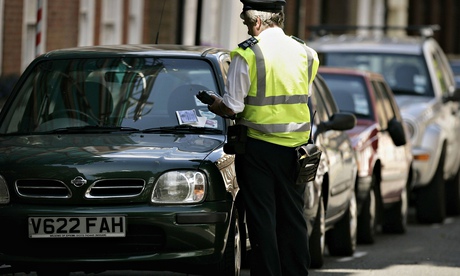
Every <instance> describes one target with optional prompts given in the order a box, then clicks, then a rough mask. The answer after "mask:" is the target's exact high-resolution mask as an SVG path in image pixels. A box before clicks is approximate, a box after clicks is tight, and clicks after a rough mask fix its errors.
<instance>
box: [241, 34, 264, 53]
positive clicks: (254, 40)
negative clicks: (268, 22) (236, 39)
mask: <svg viewBox="0 0 460 276" xmlns="http://www.w3.org/2000/svg"><path fill="white" fill-rule="evenodd" d="M257 42H259V41H258V40H257V38H255V37H253V36H251V37H250V38H248V39H246V40H245V41H243V42H241V43H240V44H238V47H240V48H242V49H243V50H246V49H247V48H249V47H252V46H254V45H255V44H256V43H257Z"/></svg>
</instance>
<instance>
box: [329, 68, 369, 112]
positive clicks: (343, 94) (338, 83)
mask: <svg viewBox="0 0 460 276" xmlns="http://www.w3.org/2000/svg"><path fill="white" fill-rule="evenodd" d="M321 76H322V77H323V78H324V80H325V81H326V84H327V86H328V87H329V90H330V91H331V93H332V95H333V97H334V99H335V102H336V103H337V106H338V107H339V109H340V111H342V112H350V113H353V114H355V116H356V117H357V118H362V119H371V118H372V117H373V114H372V108H371V106H370V104H369V103H370V99H369V93H368V92H367V89H366V85H365V83H364V80H363V78H362V77H359V76H351V75H339V74H328V73H321Z"/></svg>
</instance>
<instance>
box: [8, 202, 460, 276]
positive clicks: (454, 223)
mask: <svg viewBox="0 0 460 276" xmlns="http://www.w3.org/2000/svg"><path fill="white" fill-rule="evenodd" d="M412 212H413V210H411V212H410V215H409V225H408V229H407V233H406V234H404V235H384V234H378V235H377V238H376V242H375V244H373V245H358V247H357V250H356V252H355V254H354V256H352V257H346V258H336V257H330V256H326V258H325V264H324V266H323V267H322V268H321V269H317V270H311V271H310V275H317V276H329V275H331V276H345V275H366V276H368V275H372V276H380V275H382V276H383V275H398V276H420V275H423V276H430V275H433V276H438V275H443V276H454V275H455V276H457V275H460V217H450V218H447V219H446V220H445V222H444V223H443V224H432V225H421V224H417V223H416V222H415V221H414V220H413V214H412ZM0 274H1V270H0ZM4 275H11V276H12V275H14V276H25V275H28V276H35V275H36V274H35V273H30V274H25V273H15V274H11V273H10V274H4ZM71 275H72V276H84V275H98V276H112V275H113V276H121V275H130V276H138V275H139V276H140V275H153V276H184V275H187V274H182V273H171V272H152V271H107V272H103V273H99V274H85V273H83V272H75V273H72V274H71ZM241 275H242V276H249V270H248V269H244V270H243V271H242V273H241ZM189 276H192V275H190V274H189Z"/></svg>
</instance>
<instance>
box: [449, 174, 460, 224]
mask: <svg viewBox="0 0 460 276" xmlns="http://www.w3.org/2000/svg"><path fill="white" fill-rule="evenodd" d="M446 213H447V215H449V216H457V215H460V171H458V172H457V174H456V175H455V177H454V178H453V179H450V180H449V181H447V182H446Z"/></svg>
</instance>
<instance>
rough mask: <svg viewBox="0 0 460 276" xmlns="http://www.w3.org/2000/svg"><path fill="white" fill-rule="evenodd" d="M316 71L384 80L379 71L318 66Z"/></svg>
mask: <svg viewBox="0 0 460 276" xmlns="http://www.w3.org/2000/svg"><path fill="white" fill-rule="evenodd" d="M318 73H319V74H337V75H349V76H359V77H363V78H368V79H378V80H384V77H383V76H382V75H381V74H379V73H376V72H371V71H366V70H361V69H354V68H348V67H333V66H320V67H319V69H318Z"/></svg>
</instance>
